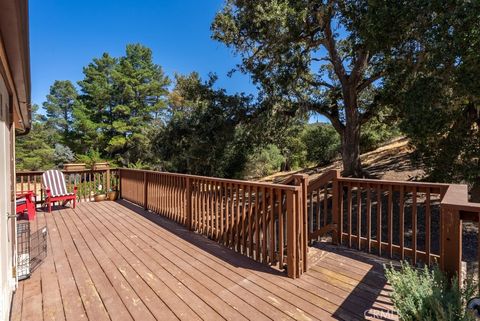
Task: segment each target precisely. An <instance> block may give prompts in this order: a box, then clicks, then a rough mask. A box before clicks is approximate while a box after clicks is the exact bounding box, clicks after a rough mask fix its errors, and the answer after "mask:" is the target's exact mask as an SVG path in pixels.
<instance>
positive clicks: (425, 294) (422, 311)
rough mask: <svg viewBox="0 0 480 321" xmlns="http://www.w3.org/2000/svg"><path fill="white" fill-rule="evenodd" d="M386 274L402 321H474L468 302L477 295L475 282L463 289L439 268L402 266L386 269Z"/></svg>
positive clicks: (469, 283)
mask: <svg viewBox="0 0 480 321" xmlns="http://www.w3.org/2000/svg"><path fill="white" fill-rule="evenodd" d="M385 275H386V277H387V279H388V282H389V283H390V284H391V286H392V288H393V292H392V294H391V295H390V296H391V298H392V301H393V303H394V305H395V310H396V312H397V313H398V315H399V317H400V320H402V321H429V320H430V321H474V320H475V317H474V316H473V315H472V314H471V312H469V311H466V309H465V307H466V303H467V301H468V300H469V299H470V298H472V297H473V296H474V295H475V293H476V286H475V284H474V283H473V281H472V280H471V279H469V280H467V282H466V283H465V285H464V287H463V288H461V289H460V287H459V285H458V280H457V278H455V279H454V280H453V281H452V282H451V283H450V280H448V279H447V278H446V277H445V275H444V274H443V273H442V272H441V271H440V270H439V269H438V267H435V268H434V269H433V270H430V269H429V268H428V267H425V268H423V269H421V270H418V269H415V268H413V267H412V266H410V265H409V264H408V263H402V266H401V269H400V270H397V269H395V268H394V267H393V266H390V267H388V268H387V267H386V268H385Z"/></svg>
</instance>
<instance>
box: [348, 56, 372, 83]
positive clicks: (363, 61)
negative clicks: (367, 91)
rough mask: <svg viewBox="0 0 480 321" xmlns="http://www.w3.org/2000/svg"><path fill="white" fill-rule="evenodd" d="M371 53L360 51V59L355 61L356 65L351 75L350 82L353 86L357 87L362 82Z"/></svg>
mask: <svg viewBox="0 0 480 321" xmlns="http://www.w3.org/2000/svg"><path fill="white" fill-rule="evenodd" d="M369 56H370V53H369V52H368V51H365V50H363V49H360V50H359V53H358V58H357V60H356V61H355V65H354V66H353V69H352V72H351V74H350V82H351V84H352V85H354V86H356V85H357V83H358V82H359V81H360V78H361V76H362V74H363V72H364V70H365V68H366V67H367V63H368V59H369Z"/></svg>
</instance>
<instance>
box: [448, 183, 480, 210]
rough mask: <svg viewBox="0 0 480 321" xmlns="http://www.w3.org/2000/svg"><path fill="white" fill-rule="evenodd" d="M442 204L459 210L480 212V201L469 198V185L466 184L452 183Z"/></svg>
mask: <svg viewBox="0 0 480 321" xmlns="http://www.w3.org/2000/svg"><path fill="white" fill-rule="evenodd" d="M440 204H441V205H442V206H450V207H455V209H456V210H458V211H464V212H478V213H480V203H474V202H470V201H469V200H468V186H467V185H464V184H450V185H449V186H448V189H447V191H446V192H445V196H444V197H443V199H442V201H441V203H440Z"/></svg>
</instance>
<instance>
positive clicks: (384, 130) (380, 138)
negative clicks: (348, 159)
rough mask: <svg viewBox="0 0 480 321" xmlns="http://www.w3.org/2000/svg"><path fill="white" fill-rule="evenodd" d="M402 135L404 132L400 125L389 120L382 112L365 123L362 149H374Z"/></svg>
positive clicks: (361, 143)
mask: <svg viewBox="0 0 480 321" xmlns="http://www.w3.org/2000/svg"><path fill="white" fill-rule="evenodd" d="M401 135H402V132H401V131H400V129H399V128H398V125H397V124H396V123H392V121H389V120H387V119H386V117H385V115H384V114H382V113H381V114H380V115H378V116H377V117H375V118H372V119H370V120H369V121H368V122H367V123H366V124H365V125H363V127H362V131H361V133H360V151H361V152H362V153H366V152H369V151H372V150H374V149H377V148H378V147H380V146H381V145H382V144H384V143H386V142H388V141H389V140H391V139H393V138H396V137H399V136H401Z"/></svg>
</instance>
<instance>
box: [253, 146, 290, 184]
mask: <svg viewBox="0 0 480 321" xmlns="http://www.w3.org/2000/svg"><path fill="white" fill-rule="evenodd" d="M284 162H285V157H284V156H283V155H282V153H281V151H280V149H279V148H278V147H277V146H275V145H267V146H266V147H264V148H260V149H257V150H256V151H255V152H253V153H252V154H251V155H249V156H248V160H247V163H246V165H245V174H244V176H246V177H262V176H267V175H270V174H272V173H274V172H277V171H279V170H280V167H281V166H282V163H284Z"/></svg>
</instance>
